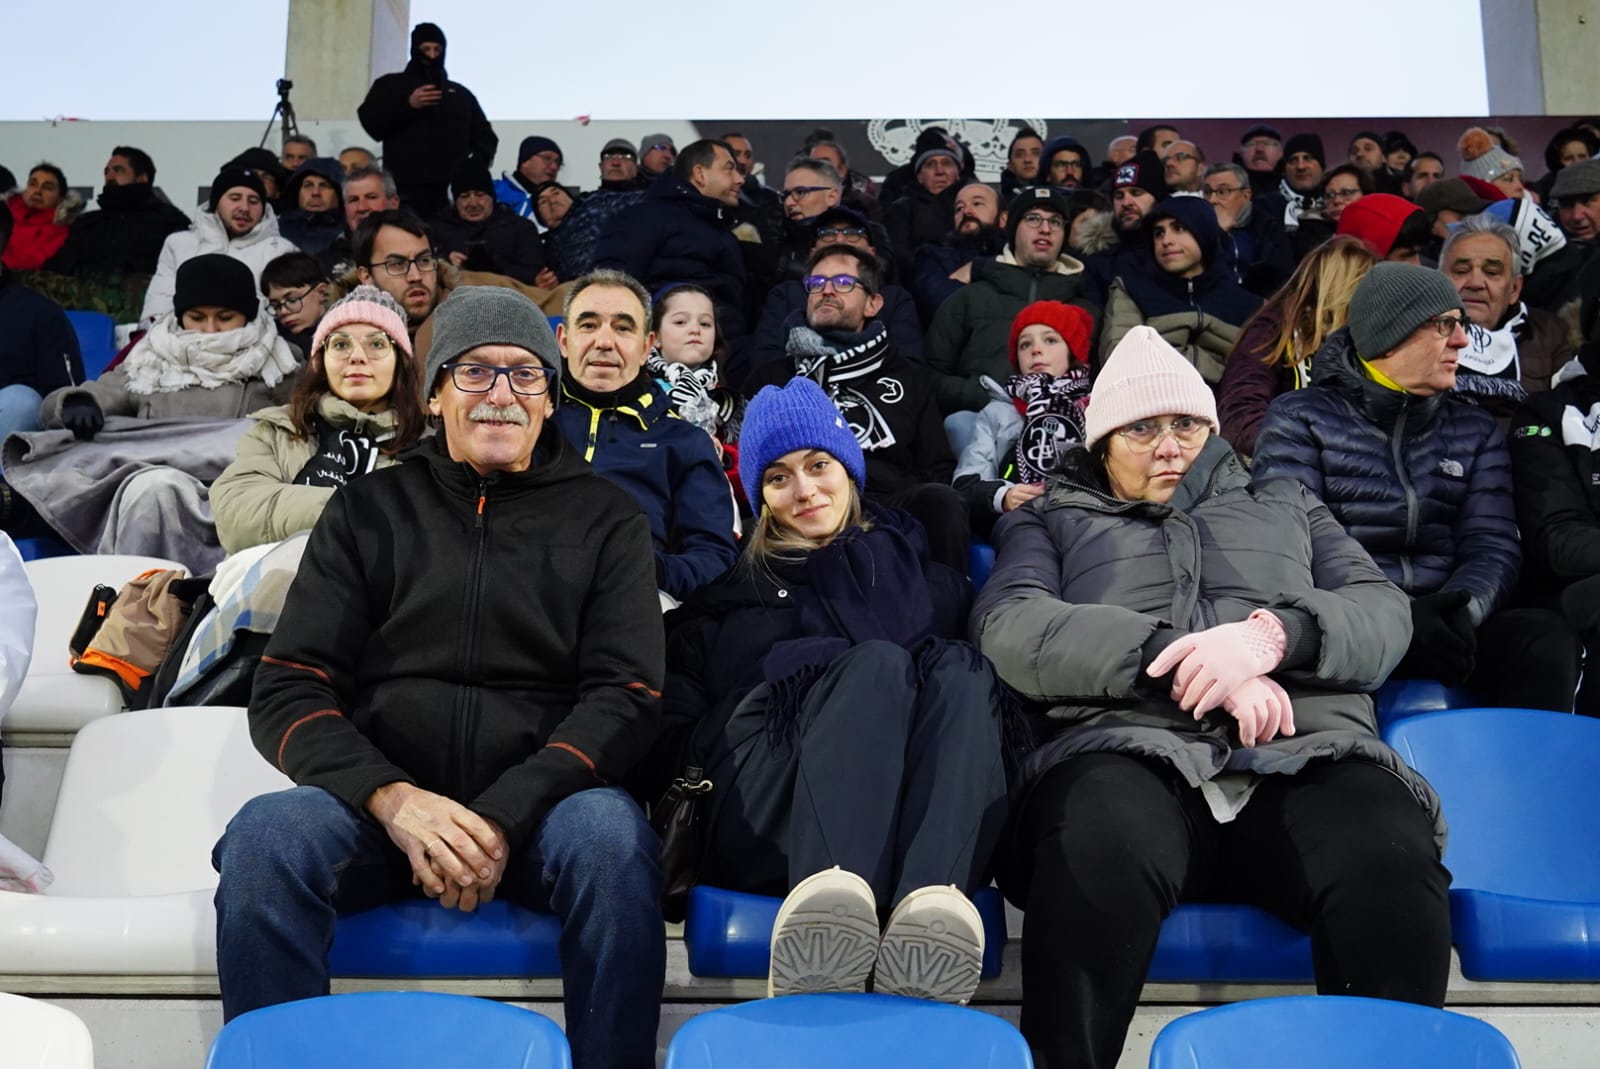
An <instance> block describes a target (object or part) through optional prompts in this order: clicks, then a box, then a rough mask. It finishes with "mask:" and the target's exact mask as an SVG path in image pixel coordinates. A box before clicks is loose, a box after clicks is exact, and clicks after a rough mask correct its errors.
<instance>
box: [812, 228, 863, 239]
mask: <svg viewBox="0 0 1600 1069" xmlns="http://www.w3.org/2000/svg"><path fill="white" fill-rule="evenodd" d="M866 236H867V230H866V227H861V226H823V227H818V228H817V237H819V238H821V239H822V240H823V241H840V240H842V239H844V238H864V237H866Z"/></svg>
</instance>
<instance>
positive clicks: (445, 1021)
mask: <svg viewBox="0 0 1600 1069" xmlns="http://www.w3.org/2000/svg"><path fill="white" fill-rule="evenodd" d="M433 908H434V909H435V910H439V907H438V906H437V905H435V906H434V907H433ZM439 911H440V912H443V911H442V910H439ZM424 1065H438V1066H447V1065H470V1066H472V1067H473V1069H570V1067H571V1065H572V1051H571V1050H570V1049H569V1048H568V1047H567V1037H566V1036H564V1035H562V1034H561V1029H560V1028H558V1027H556V1024H555V1022H554V1021H551V1020H550V1019H549V1018H548V1017H545V1016H543V1015H541V1014H537V1013H534V1012H533V1011H532V1010H524V1009H519V1008H518V1007H516V1006H507V1005H505V1004H504V1003H500V1002H491V1001H490V1000H488V999H481V998H468V997H466V996H465V995H441V994H434V993H430V992H423V991H368V992H362V993H360V994H353V995H326V996H324V997H322V998H311V999H304V1000H302V1001H300V1002H285V1003H283V1004H281V1005H278V1006H268V1007H266V1008H265V1009H260V1010H253V1011H251V1012H250V1013H245V1014H241V1015H240V1016H238V1017H236V1018H234V1019H233V1020H232V1021H229V1022H228V1024H227V1025H226V1026H224V1027H223V1029H222V1032H221V1033H220V1034H219V1035H218V1036H217V1041H216V1042H215V1043H214V1044H212V1047H211V1056H210V1057H209V1058H207V1059H206V1069H276V1067H278V1066H294V1067H295V1069H399V1067H409V1066H424Z"/></svg>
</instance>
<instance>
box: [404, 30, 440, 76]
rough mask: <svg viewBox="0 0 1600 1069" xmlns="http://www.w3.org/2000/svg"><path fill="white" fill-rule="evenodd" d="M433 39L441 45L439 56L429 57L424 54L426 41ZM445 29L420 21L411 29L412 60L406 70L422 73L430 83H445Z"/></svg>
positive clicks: (412, 72)
mask: <svg viewBox="0 0 1600 1069" xmlns="http://www.w3.org/2000/svg"><path fill="white" fill-rule="evenodd" d="M428 41H432V42H434V43H435V44H437V45H438V46H439V58H438V59H429V58H428V57H427V56H424V55H423V54H422V46H423V44H424V43H426V42H428ZM445 47H446V45H445V40H444V31H443V30H441V29H439V27H438V26H436V25H434V24H433V23H431V22H419V23H417V25H416V28H415V29H413V30H412V31H411V62H410V63H407V64H406V71H407V72H408V73H411V74H417V75H421V77H422V80H423V81H425V82H427V83H428V84H429V85H443V84H444V82H445V78H446V77H447V75H446V74H445V72H444V50H445Z"/></svg>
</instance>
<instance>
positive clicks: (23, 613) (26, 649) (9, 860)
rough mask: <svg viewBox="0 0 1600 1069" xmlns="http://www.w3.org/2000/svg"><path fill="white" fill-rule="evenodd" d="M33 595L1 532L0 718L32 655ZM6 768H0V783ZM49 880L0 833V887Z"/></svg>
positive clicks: (35, 885) (27, 886) (30, 887)
mask: <svg viewBox="0 0 1600 1069" xmlns="http://www.w3.org/2000/svg"><path fill="white" fill-rule="evenodd" d="M38 611H39V606H38V602H37V600H36V599H35V598H34V594H33V586H32V585H31V584H30V583H29V582H28V573H27V572H26V571H24V570H23V567H22V556H21V555H20V554H19V553H18V552H17V547H16V546H14V545H12V544H11V539H10V538H9V537H8V536H7V535H5V534H0V722H4V720H5V717H6V711H7V710H9V709H10V708H11V703H12V701H14V700H15V699H16V697H17V691H19V690H21V689H22V680H23V678H24V677H25V676H26V675H27V674H28V664H29V662H30V661H31V660H32V657H33V627H34V617H35V616H36V615H37V614H38ZM4 784H5V772H4V771H3V769H0V787H3V786H4ZM49 882H50V875H49V873H48V871H47V870H46V869H45V868H44V866H43V865H41V864H39V862H38V861H36V860H34V859H33V858H31V857H29V856H28V855H27V854H26V853H25V852H23V850H22V849H21V848H19V847H18V846H16V845H15V844H13V843H12V842H10V841H9V840H8V839H6V837H5V836H3V835H0V891H40V890H43V889H44V887H45V886H46V885H48V884H49Z"/></svg>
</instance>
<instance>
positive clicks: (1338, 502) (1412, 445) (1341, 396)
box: [1253, 329, 1522, 626]
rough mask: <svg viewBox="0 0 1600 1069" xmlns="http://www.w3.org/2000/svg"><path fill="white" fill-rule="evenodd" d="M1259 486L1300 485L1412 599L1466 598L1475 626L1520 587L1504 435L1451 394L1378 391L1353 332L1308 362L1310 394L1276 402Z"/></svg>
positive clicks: (1260, 445) (1339, 335)
mask: <svg viewBox="0 0 1600 1069" xmlns="http://www.w3.org/2000/svg"><path fill="white" fill-rule="evenodd" d="M1253 474H1254V482H1255V483H1257V484H1261V483H1266V482H1269V481H1271V480H1273V479H1284V478H1288V479H1298V480H1299V481H1300V482H1301V483H1303V484H1305V486H1306V487H1307V488H1308V489H1309V490H1310V491H1311V492H1312V493H1314V494H1316V495H1317V496H1318V497H1320V498H1321V499H1322V500H1323V501H1324V502H1326V503H1327V506H1328V508H1330V509H1332V510H1333V514H1334V516H1335V517H1337V518H1338V520H1339V522H1340V523H1342V524H1344V526H1345V527H1346V529H1348V530H1349V532H1350V534H1351V535H1352V536H1353V537H1354V538H1355V540H1356V541H1357V542H1360V543H1361V545H1362V548H1364V549H1365V550H1366V551H1367V552H1368V553H1370V554H1372V559H1373V560H1374V561H1376V562H1377V564H1378V567H1379V568H1382V569H1383V574H1384V575H1385V576H1387V577H1388V579H1389V580H1390V582H1392V583H1394V584H1395V585H1396V586H1398V587H1399V588H1400V589H1401V590H1404V591H1405V592H1406V593H1407V594H1410V595H1411V596H1413V597H1417V596H1420V595H1424V594H1432V593H1434V592H1436V591H1440V590H1465V591H1467V592H1468V593H1469V594H1471V596H1472V601H1471V610H1472V622H1473V625H1474V626H1476V625H1478V624H1481V623H1482V622H1483V620H1484V618H1485V617H1486V616H1488V615H1489V614H1490V613H1492V612H1493V611H1494V610H1495V609H1497V608H1500V607H1501V606H1503V605H1504V604H1505V603H1506V601H1507V599H1509V598H1510V596H1511V593H1512V591H1513V589H1515V587H1516V585H1517V576H1518V573H1519V571H1520V570H1521V567H1522V548H1521V546H1520V545H1519V544H1518V541H1517V522H1516V515H1515V510H1514V508H1513V505H1512V497H1511V457H1510V454H1509V453H1508V452H1507V450H1506V438H1505V434H1504V433H1503V432H1502V431H1501V430H1500V426H1499V424H1497V423H1496V422H1495V419H1494V417H1493V416H1491V415H1490V414H1489V413H1488V412H1485V411H1484V410H1483V409H1481V408H1478V407H1477V406H1475V405H1472V404H1469V403H1468V402H1466V401H1463V400H1461V399H1460V398H1457V397H1454V396H1452V395H1450V394H1447V393H1446V394H1435V395H1434V396H1432V397H1417V396H1414V395H1412V394H1408V393H1401V392H1399V391H1397V390H1391V389H1388V388H1386V387H1384V386H1380V385H1379V384H1378V383H1376V382H1373V381H1372V380H1371V379H1369V378H1368V377H1367V376H1366V375H1365V374H1363V373H1362V370H1361V368H1360V365H1359V362H1358V360H1357V357H1356V350H1355V345H1354V343H1352V342H1351V340H1350V331H1349V330H1348V329H1343V330H1339V331H1336V332H1335V333H1334V334H1333V335H1332V336H1331V337H1329V339H1328V340H1327V341H1326V342H1325V343H1324V344H1323V346H1322V348H1321V349H1319V350H1318V351H1317V353H1316V355H1315V356H1314V357H1313V358H1312V361H1311V385H1310V386H1308V387H1307V388H1306V389H1303V390H1295V391H1292V392H1290V393H1285V394H1280V395H1279V396H1277V397H1276V398H1274V399H1273V401H1272V405H1271V407H1270V408H1268V409H1267V419H1266V422H1265V423H1264V424H1263V425H1262V427H1261V433H1260V434H1259V435H1258V436H1257V437H1256V452H1255V464H1254V472H1253Z"/></svg>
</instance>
